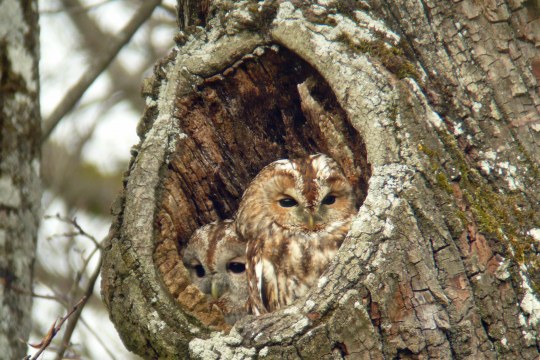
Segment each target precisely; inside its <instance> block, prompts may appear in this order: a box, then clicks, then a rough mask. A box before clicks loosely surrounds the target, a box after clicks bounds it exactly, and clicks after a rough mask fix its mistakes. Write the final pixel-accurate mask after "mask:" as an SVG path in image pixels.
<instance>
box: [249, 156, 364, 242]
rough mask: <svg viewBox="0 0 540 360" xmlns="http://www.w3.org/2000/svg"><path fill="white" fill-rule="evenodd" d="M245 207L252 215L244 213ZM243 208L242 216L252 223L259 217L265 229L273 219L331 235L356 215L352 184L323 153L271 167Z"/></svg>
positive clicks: (256, 182) (291, 227) (255, 183)
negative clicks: (249, 217) (247, 217)
mask: <svg viewBox="0 0 540 360" xmlns="http://www.w3.org/2000/svg"><path fill="white" fill-rule="evenodd" d="M255 202H256V203H255ZM246 208H250V209H251V210H252V212H253V214H252V215H248V214H245V212H246ZM240 209H241V212H242V213H241V214H239V216H242V217H244V218H245V217H246V216H251V217H252V221H251V222H250V223H254V222H255V223H256V222H257V219H256V218H257V215H259V214H260V215H261V223H260V224H261V225H262V226H266V225H268V224H266V225H263V224H262V223H263V222H264V221H265V219H270V220H271V221H272V222H273V223H275V224H277V225H279V226H281V227H283V228H285V229H288V230H291V231H294V232H304V233H313V232H319V231H328V232H331V231H332V228H333V227H334V226H341V224H343V222H346V221H349V220H350V218H351V217H352V215H354V213H355V212H356V209H355V199H354V194H353V190H352V186H351V184H350V183H349V182H348V181H347V179H346V178H345V176H344V175H343V172H342V171H341V169H340V167H339V165H338V164H337V163H336V162H335V161H334V160H333V159H332V158H330V157H328V156H326V155H324V154H314V155H310V156H307V157H305V158H300V159H290V160H289V159H287V160H278V161H275V162H273V163H271V164H269V165H268V166H266V167H265V168H264V169H263V170H261V172H260V173H259V174H258V175H257V177H256V178H255V179H254V180H253V182H252V184H251V185H250V187H249V188H248V189H247V190H246V192H245V194H244V196H243V198H242V203H241V204H240ZM253 230H254V229H253ZM248 231H249V230H248ZM240 233H245V232H243V231H242V230H241V231H240Z"/></svg>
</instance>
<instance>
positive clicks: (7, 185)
mask: <svg viewBox="0 0 540 360" xmlns="http://www.w3.org/2000/svg"><path fill="white" fill-rule="evenodd" d="M38 39H39V28H38V13H37V1H24V2H21V1H14V0H5V1H2V2H1V3H0V284H1V286H0V318H1V319H2V321H1V322H0V349H2V355H1V357H2V358H4V359H17V358H22V357H23V356H24V354H25V352H26V344H25V342H26V340H27V339H28V335H29V332H30V324H31V316H30V313H31V312H30V310H31V306H32V297H31V296H29V295H30V294H31V285H32V270H33V264H34V257H35V246H36V237H37V229H38V221H39V216H40V214H39V211H40V202H41V184H40V181H39V172H40V156H41V151H40V145H41V118H40V112H39V78H38V54H39V43H38Z"/></svg>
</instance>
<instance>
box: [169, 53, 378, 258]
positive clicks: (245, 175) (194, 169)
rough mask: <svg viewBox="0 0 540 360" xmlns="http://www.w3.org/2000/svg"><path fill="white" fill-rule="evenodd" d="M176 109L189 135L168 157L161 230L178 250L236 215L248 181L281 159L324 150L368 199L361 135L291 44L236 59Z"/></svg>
mask: <svg viewBox="0 0 540 360" xmlns="http://www.w3.org/2000/svg"><path fill="white" fill-rule="evenodd" d="M176 107H177V109H176V112H175V117H176V119H177V121H178V125H179V128H180V129H182V131H183V132H184V133H185V134H186V135H187V137H183V138H182V137H179V138H178V141H177V145H176V151H175V152H174V153H173V154H171V155H170V161H169V164H168V168H167V169H166V174H165V178H164V182H163V188H162V190H163V198H162V199H163V200H162V210H161V212H160V215H159V216H158V231H159V232H160V236H162V237H163V236H165V237H169V238H174V241H175V243H176V245H177V249H181V247H182V245H184V244H185V242H186V241H187V240H188V239H189V237H190V236H191V234H192V233H193V231H195V229H197V228H198V227H200V226H202V225H204V224H207V223H209V222H211V221H214V220H217V219H227V218H231V217H232V216H233V215H234V213H235V211H236V209H237V207H238V204H239V201H240V198H241V196H242V193H243V191H244V189H245V188H246V186H247V185H248V184H249V182H250V181H251V180H252V179H253V177H254V176H255V175H256V174H257V173H258V172H259V170H261V169H262V168H263V167H264V166H265V165H267V164H269V163H271V162H272V161H275V160H277V159H282V158H289V157H300V156H304V155H308V154H312V153H316V152H323V153H325V154H327V155H329V156H331V157H333V158H334V159H335V160H336V161H337V162H338V163H339V164H340V165H341V167H342V169H343V171H344V173H345V175H346V176H347V177H348V178H349V180H350V182H351V183H352V184H353V186H354V188H355V190H356V197H357V201H358V204H357V205H358V206H360V205H361V204H362V202H363V201H364V199H365V197H366V194H367V187H368V179H369V177H370V175H371V168H370V165H369V164H368V162H367V158H366V148H365V145H364V142H363V140H362V138H361V136H360V135H359V134H358V132H357V131H356V130H355V129H354V128H353V127H352V126H351V124H350V122H349V120H348V118H347V115H346V113H345V111H344V110H343V109H342V108H341V107H340V105H339V104H338V102H337V99H336V97H335V96H334V94H333V92H332V91H331V89H330V87H329V86H328V84H327V83H326V81H325V80H324V79H323V78H322V77H321V75H319V74H318V73H317V71H316V70H315V69H314V68H313V67H311V66H310V65H309V64H308V63H306V62H305V61H303V60H301V59H300V58H299V57H297V56H296V55H294V54H293V53H292V52H290V51H288V50H286V49H283V48H280V49H279V50H277V51H276V50H274V49H270V48H267V49H266V50H265V52H264V54H262V55H261V56H258V57H251V58H247V59H244V60H242V61H240V62H237V63H235V65H233V66H231V67H230V68H228V69H226V70H224V71H223V72H222V73H221V74H218V75H216V76H213V77H211V78H208V79H207V80H206V81H205V83H204V84H203V85H201V86H200V87H199V88H198V89H197V90H196V91H195V92H193V93H192V94H189V95H183V96H179V97H178V99H177V101H176ZM161 240H163V239H161ZM171 240H172V239H171ZM158 242H159V241H158ZM178 245H180V246H178Z"/></svg>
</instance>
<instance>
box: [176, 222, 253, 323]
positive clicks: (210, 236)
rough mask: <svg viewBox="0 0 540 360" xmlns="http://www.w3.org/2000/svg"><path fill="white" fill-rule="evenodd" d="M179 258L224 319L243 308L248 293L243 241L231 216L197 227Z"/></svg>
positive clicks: (192, 280) (194, 282) (193, 280)
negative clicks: (214, 303)
mask: <svg viewBox="0 0 540 360" xmlns="http://www.w3.org/2000/svg"><path fill="white" fill-rule="evenodd" d="M182 261H183V263H184V266H185V267H186V269H187V270H188V271H189V275H190V279H191V282H192V283H193V284H194V285H196V286H197V287H198V288H199V290H201V292H203V293H204V294H206V295H208V297H209V298H211V299H212V301H214V302H216V303H217V304H218V306H219V307H220V308H221V309H222V310H223V313H224V315H225V318H226V319H227V318H228V316H229V315H231V316H233V317H234V316H236V315H237V314H236V312H238V311H243V309H244V304H245V302H246V300H247V295H248V290H247V277H246V244H245V243H244V242H241V241H240V240H239V239H238V237H237V236H236V233H235V231H234V228H233V224H232V221H231V220H225V221H219V222H213V223H211V224H208V225H205V226H203V227H201V228H199V229H197V231H195V233H194V234H193V235H192V236H191V238H190V239H189V241H188V243H187V246H186V248H185V249H184V251H183V256H182Z"/></svg>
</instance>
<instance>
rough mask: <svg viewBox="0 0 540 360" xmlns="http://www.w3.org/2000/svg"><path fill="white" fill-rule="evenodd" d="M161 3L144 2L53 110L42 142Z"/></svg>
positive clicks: (44, 129) (153, 1)
mask: <svg viewBox="0 0 540 360" xmlns="http://www.w3.org/2000/svg"><path fill="white" fill-rule="evenodd" d="M160 3H161V0H150V1H145V2H143V5H142V6H141V7H140V8H139V11H138V12H137V13H136V14H135V15H134V16H133V18H132V19H131V20H130V21H129V23H128V24H127V25H126V26H125V27H124V28H123V29H122V30H121V31H120V33H119V34H120V35H118V37H117V41H116V42H115V43H114V44H113V45H112V46H111V50H110V52H109V53H108V54H106V56H104V57H101V58H99V59H98V61H97V62H96V63H95V64H94V66H93V67H91V68H90V69H88V70H87V71H86V72H85V73H84V75H83V76H82V77H81V78H80V79H79V81H78V82H77V83H76V84H75V85H74V86H72V87H71V88H70V89H69V90H67V92H66V95H65V96H64V98H63V99H62V101H61V102H60V104H58V106H56V108H55V109H54V110H53V112H52V114H51V115H50V116H49V117H48V119H47V120H46V121H45V123H44V124H45V125H44V128H43V137H42V139H41V142H42V143H43V142H45V141H46V140H47V139H48V138H49V136H50V135H51V133H52V131H53V130H54V129H55V128H56V126H57V125H58V123H59V122H60V120H61V119H62V118H63V117H64V116H65V115H66V114H67V113H68V112H69V111H71V109H73V107H74V106H75V104H76V103H77V102H78V101H79V100H80V98H81V97H82V95H83V94H84V93H85V92H86V90H87V89H88V88H89V87H90V85H92V83H93V82H94V81H95V80H96V79H97V77H98V76H99V75H100V74H101V73H102V72H103V71H104V70H105V69H106V68H107V67H108V66H109V64H110V63H111V62H112V61H113V59H114V58H115V57H116V56H117V55H118V53H119V52H120V50H121V49H122V48H123V47H124V45H126V44H127V43H128V42H129V40H130V39H131V37H132V36H133V35H134V34H135V32H136V31H137V30H138V29H139V28H140V27H141V25H142V24H143V23H144V22H145V21H146V20H147V19H148V18H149V17H150V16H151V15H152V12H153V11H154V9H155V8H156V7H157V6H158V5H159V4H160Z"/></svg>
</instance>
